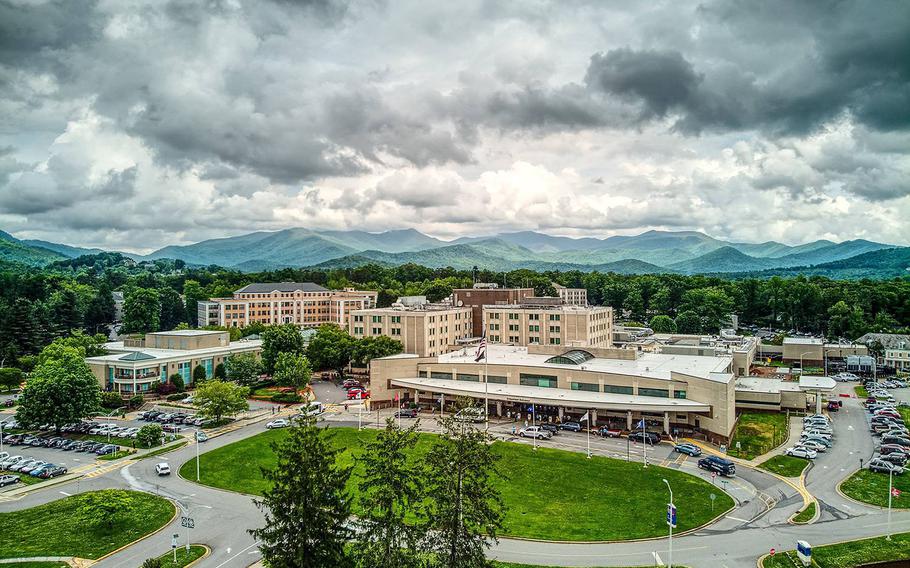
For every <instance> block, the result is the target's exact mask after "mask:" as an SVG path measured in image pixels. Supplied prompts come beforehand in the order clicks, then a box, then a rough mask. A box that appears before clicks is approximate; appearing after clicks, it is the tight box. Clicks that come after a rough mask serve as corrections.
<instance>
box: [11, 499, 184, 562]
mask: <svg viewBox="0 0 910 568" xmlns="http://www.w3.org/2000/svg"><path fill="white" fill-rule="evenodd" d="M100 503H103V504H105V505H103V506H102V508H103V507H108V506H110V505H111V504H112V503H113V504H115V506H114V509H113V511H114V512H112V513H111V514H110V516H107V513H103V512H100V511H101V509H99V504H100ZM174 512H175V508H174V505H173V504H171V502H170V501H168V500H167V499H163V498H161V497H157V496H155V495H150V494H148V493H140V492H138V491H123V490H105V491H91V492H87V493H80V494H78V495H73V496H72V497H66V498H64V499H58V500H57V501H51V502H50V503H45V504H44V505H39V506H37V507H32V508H31V509H24V510H21V511H15V512H11V513H0V527H3V530H2V531H0V558H35V557H47V556H51V557H61V556H66V557H69V556H74V557H77V558H88V559H97V558H101V557H102V556H104V555H106V554H108V553H110V552H113V551H114V550H117V549H118V548H121V547H123V546H125V545H127V544H129V543H131V542H133V541H135V540H138V539H140V538H142V537H144V536H146V535H148V534H150V533H152V532H154V531H156V530H158V529H160V528H161V527H163V526H164V525H166V524H167V523H168V522H170V520H171V519H172V518H173V517H174ZM0 566H4V565H0Z"/></svg>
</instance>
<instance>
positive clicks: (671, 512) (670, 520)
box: [667, 503, 676, 529]
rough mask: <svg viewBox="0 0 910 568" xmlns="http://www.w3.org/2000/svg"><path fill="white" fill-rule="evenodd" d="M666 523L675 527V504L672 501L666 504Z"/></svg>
mask: <svg viewBox="0 0 910 568" xmlns="http://www.w3.org/2000/svg"><path fill="white" fill-rule="evenodd" d="M667 524H668V525H670V526H671V527H673V528H674V529H675V528H676V505H674V504H673V503H668V504H667Z"/></svg>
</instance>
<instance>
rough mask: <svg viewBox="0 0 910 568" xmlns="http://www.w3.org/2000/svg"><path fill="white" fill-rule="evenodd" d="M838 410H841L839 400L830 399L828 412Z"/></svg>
mask: <svg viewBox="0 0 910 568" xmlns="http://www.w3.org/2000/svg"><path fill="white" fill-rule="evenodd" d="M838 410H840V404H838V401H836V400H829V401H828V412H837V411H838Z"/></svg>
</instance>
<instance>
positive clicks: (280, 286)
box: [234, 282, 328, 294]
mask: <svg viewBox="0 0 910 568" xmlns="http://www.w3.org/2000/svg"><path fill="white" fill-rule="evenodd" d="M298 290H299V291H301V292H328V289H327V288H323V287H322V286H320V285H319V284H314V283H313V282H257V283H255V284H247V285H246V286H244V287H243V288H241V289H239V290H235V291H234V293H235V294H268V293H269V292H297V291H298Z"/></svg>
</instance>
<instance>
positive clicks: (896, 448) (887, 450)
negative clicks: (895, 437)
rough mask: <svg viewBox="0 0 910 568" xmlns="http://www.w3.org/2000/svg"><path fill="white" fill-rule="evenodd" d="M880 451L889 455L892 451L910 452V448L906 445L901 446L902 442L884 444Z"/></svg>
mask: <svg viewBox="0 0 910 568" xmlns="http://www.w3.org/2000/svg"><path fill="white" fill-rule="evenodd" d="M878 453H880V454H882V455H888V454H891V453H902V454H910V449H908V448H907V447H906V446H901V445H900V444H882V445H881V446H879V448H878Z"/></svg>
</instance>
